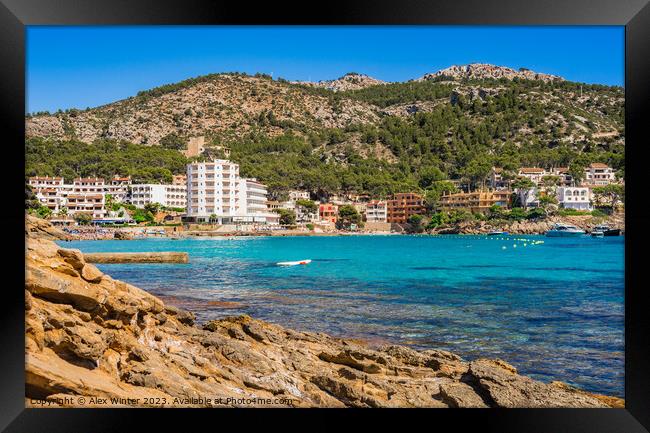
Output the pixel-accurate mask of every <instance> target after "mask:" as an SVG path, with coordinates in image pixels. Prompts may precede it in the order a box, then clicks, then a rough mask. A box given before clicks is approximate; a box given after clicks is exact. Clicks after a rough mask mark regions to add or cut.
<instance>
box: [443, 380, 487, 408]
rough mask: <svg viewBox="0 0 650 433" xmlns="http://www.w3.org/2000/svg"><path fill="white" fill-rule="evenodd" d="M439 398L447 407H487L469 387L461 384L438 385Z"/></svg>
mask: <svg viewBox="0 0 650 433" xmlns="http://www.w3.org/2000/svg"><path fill="white" fill-rule="evenodd" d="M440 396H441V398H442V401H444V402H445V403H447V404H448V405H449V407H488V405H487V404H486V403H485V401H483V399H482V398H481V397H480V396H479V395H478V394H477V393H476V391H474V389H473V388H472V387H471V386H469V385H467V384H466V383H462V382H452V383H446V384H443V385H440Z"/></svg>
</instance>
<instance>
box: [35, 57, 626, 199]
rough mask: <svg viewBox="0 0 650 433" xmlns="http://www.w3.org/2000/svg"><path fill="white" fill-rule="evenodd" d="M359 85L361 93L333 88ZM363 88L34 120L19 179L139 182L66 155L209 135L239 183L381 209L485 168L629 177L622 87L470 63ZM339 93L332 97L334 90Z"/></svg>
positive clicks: (117, 107) (168, 93) (309, 89)
mask: <svg viewBox="0 0 650 433" xmlns="http://www.w3.org/2000/svg"><path fill="white" fill-rule="evenodd" d="M350 80H352V81H350ZM354 80H361V82H359V83H357V84H358V85H350V86H347V87H345V86H343V84H341V83H345V82H349V83H351V82H353V81H354ZM368 80H373V79H370V78H369V77H366V76H362V75H359V74H348V75H346V76H344V77H342V78H341V79H338V80H333V81H331V82H327V83H325V82H321V83H322V84H321V85H314V84H313V83H312V84H305V83H291V82H288V81H286V80H283V79H277V80H272V79H271V77H268V76H264V75H256V76H246V75H242V74H214V75H208V76H204V77H199V78H194V79H190V80H186V81H183V82H180V83H177V84H171V85H167V86H162V87H159V88H155V89H151V90H147V91H143V92H140V93H139V94H138V95H137V96H135V97H133V98H129V99H126V100H122V101H117V102H115V103H112V104H109V105H105V106H102V107H96V108H92V109H88V110H83V111H80V110H69V111H67V112H59V113H55V114H39V115H34V116H28V118H27V120H26V121H27V132H28V137H30V138H29V139H28V154H27V159H28V164H27V174H28V175H29V174H37V173H38V174H41V175H45V174H49V175H62V172H63V171H64V170H65V173H66V174H65V176H70V175H71V174H72V172H75V173H76V174H79V175H93V174H96V173H99V172H101V173H102V175H103V174H104V173H106V172H110V171H111V170H112V171H113V172H117V171H120V173H118V174H134V175H136V177H137V175H138V173H139V171H138V170H139V169H136V168H135V167H125V168H123V169H121V170H120V168H119V167H116V165H119V164H115V163H110V164H109V163H108V162H106V161H105V159H102V157H101V156H99V157H98V159H97V160H96V161H94V162H93V164H83V163H82V160H83V155H81V154H76V155H73V156H74V158H72V160H74V161H76V163H75V164H76V165H75V167H76V168H75V167H73V168H71V167H70V164H69V162H70V160H71V155H70V152H72V153H75V149H76V148H84V146H85V151H86V152H88V151H95V150H97V149H94V148H93V149H88V148H87V146H107V145H110V144H107V142H110V141H111V140H112V141H113V142H116V140H117V141H120V140H122V141H125V142H130V143H135V145H140V146H142V145H145V146H151V145H157V144H162V145H163V147H165V148H168V149H182V148H183V147H184V146H185V144H184V143H185V142H186V140H187V138H188V137H190V136H194V135H205V136H206V141H207V146H206V147H207V151H206V154H207V155H206V156H210V155H218V154H219V153H218V151H216V150H213V149H215V148H216V145H223V144H226V145H228V146H229V147H230V148H231V150H232V153H231V158H232V159H233V160H235V161H236V162H238V163H240V164H241V167H242V169H241V172H242V174H243V175H246V176H255V177H258V178H260V179H261V180H262V181H264V182H266V183H268V184H269V186H270V187H271V190H272V191H282V190H286V189H288V188H296V187H298V188H306V189H310V190H312V191H313V192H319V193H333V192H340V191H356V192H367V193H370V194H373V195H379V196H384V195H388V194H391V193H393V192H395V191H399V190H417V189H420V190H427V189H429V188H431V187H432V186H433V185H434V184H435V182H438V181H440V180H443V179H464V180H465V181H467V182H470V183H472V184H475V185H477V184H479V183H480V182H481V181H482V180H483V179H485V177H486V176H487V175H488V173H489V170H490V168H491V167H492V166H493V165H494V166H498V167H503V168H505V169H507V170H511V171H512V170H516V168H518V167H520V166H542V167H547V168H548V167H557V166H572V167H575V168H576V170H578V169H579V167H581V166H585V165H586V164H589V163H590V162H596V161H598V162H604V163H607V164H609V165H611V166H612V167H614V168H615V169H616V170H619V171H620V172H621V174H623V172H624V158H625V130H624V91H623V89H622V88H620V87H609V86H602V85H594V84H580V83H574V82H570V81H566V80H563V79H561V78H559V77H555V76H551V75H549V74H543V73H538V72H534V71H529V70H527V69H522V70H520V71H515V70H513V69H510V68H504V67H497V66H492V65H476V64H475V65H467V66H453V67H451V68H447V69H444V70H441V71H438V72H434V73H432V74H427V75H425V76H424V77H422V78H421V79H417V80H412V81H407V82H398V83H381V84H371V82H369V81H368ZM334 82H339V84H340V86H339V85H338V84H337V86H339V87H337V90H331V89H330V88H328V87H332V86H334V84H333V83H334ZM366 84H367V85H366ZM97 140H100V141H97ZM95 142H96V144H88V143H95ZM75 143H77V144H75ZM81 143H86V144H81ZM101 143H103V144H101ZM170 143H171V144H170ZM115 145H116V144H113V146H115ZM121 146H122V147H124V146H126V144H122V145H121ZM30 149H31V150H30ZM62 149H64V150H62ZM30 152H31V153H30ZM129 152H130V151H129ZM77 153H79V152H77ZM97 153H101V152H95V154H97ZM125 157H126V158H128V155H125ZM80 158H81V159H80ZM174 164H176V163H174ZM156 168H158V169H159V168H160V167H159V166H156ZM176 170H177V168H176V165H174V166H173V167H171V166H170V168H169V171H170V172H172V173H173V172H175V171H176ZM140 171H141V170H140ZM165 176H168V174H165Z"/></svg>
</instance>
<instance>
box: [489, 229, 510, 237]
mask: <svg viewBox="0 0 650 433" xmlns="http://www.w3.org/2000/svg"><path fill="white" fill-rule="evenodd" d="M507 234H508V232H502V231H499V230H495V231H492V232H490V233H488V234H487V235H488V236H500V235H507Z"/></svg>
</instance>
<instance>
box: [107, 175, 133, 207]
mask: <svg viewBox="0 0 650 433" xmlns="http://www.w3.org/2000/svg"><path fill="white" fill-rule="evenodd" d="M130 186H131V176H127V177H120V176H113V179H111V181H110V183H109V184H107V185H106V194H110V195H111V197H113V200H114V201H115V202H117V203H122V202H126V201H128V196H129V187H130Z"/></svg>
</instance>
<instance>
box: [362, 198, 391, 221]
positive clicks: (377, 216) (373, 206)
mask: <svg viewBox="0 0 650 433" xmlns="http://www.w3.org/2000/svg"><path fill="white" fill-rule="evenodd" d="M387 219H388V207H387V203H386V202H385V201H380V200H371V201H369V202H368V203H367V204H366V221H367V222H369V223H385V222H386V221H387Z"/></svg>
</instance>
